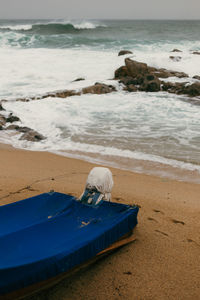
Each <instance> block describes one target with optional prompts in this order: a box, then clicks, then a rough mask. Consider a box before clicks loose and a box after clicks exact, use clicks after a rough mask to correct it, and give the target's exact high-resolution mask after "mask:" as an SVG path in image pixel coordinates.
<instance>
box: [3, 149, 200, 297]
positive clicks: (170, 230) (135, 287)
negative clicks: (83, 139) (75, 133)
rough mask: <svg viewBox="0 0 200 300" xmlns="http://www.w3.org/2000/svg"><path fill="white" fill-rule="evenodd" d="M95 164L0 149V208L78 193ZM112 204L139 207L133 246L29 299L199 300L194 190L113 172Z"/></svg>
mask: <svg viewBox="0 0 200 300" xmlns="http://www.w3.org/2000/svg"><path fill="white" fill-rule="evenodd" d="M93 166H94V165H92V164H90V163H87V162H84V161H80V160H75V159H71V158H70V159H69V158H65V157H61V156H57V155H54V154H50V153H46V152H30V151H22V150H16V149H13V148H12V147H8V146H5V145H1V146H0V168H1V173H0V205H4V204H7V203H10V202H13V201H18V200H22V199H24V198H27V197H30V196H34V195H37V194H40V193H43V192H48V191H50V190H55V191H57V192H61V193H69V194H73V195H75V196H79V195H80V194H81V193H82V191H83V189H84V185H85V182H86V178H87V175H88V173H89V171H90V169H91V168H92V167H93ZM111 171H112V173H113V178H114V188H113V193H112V200H113V201H115V202H121V203H127V204H133V203H135V204H138V205H139V206H140V207H141V208H140V211H139V224H138V226H137V228H136V230H135V235H136V241H135V242H134V243H132V244H130V245H127V246H125V247H123V248H121V249H120V250H118V251H116V252H115V253H113V254H111V255H109V256H107V257H106V258H103V259H102V260H100V261H98V262H97V263H95V264H94V265H93V266H91V267H89V268H88V269H87V270H85V271H84V272H78V273H77V274H75V275H73V276H71V277H70V278H68V279H65V280H63V281H61V282H60V283H59V284H57V285H56V286H54V287H52V288H50V289H48V290H46V291H43V292H41V293H39V294H37V295H36V296H33V297H29V298H28V299H31V300H36V299H37V300H44V299H45V300H46V299H49V300H56V299H58V300H67V299H69V300H74V299H76V300H77V299H87V300H90V299H91V300H95V299H97V300H106V299H130V300H131V299H136V300H146V299H148V300H150V299H152V300H162V299H163V300H164V299H170V300H172V299H177V300H186V299H188V300H198V299H200V185H197V184H193V183H186V182H178V181H174V180H169V179H164V178H159V177H155V176H148V175H143V174H136V173H132V172H128V171H122V170H118V169H112V168H111Z"/></svg>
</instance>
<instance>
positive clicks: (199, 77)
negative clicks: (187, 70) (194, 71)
mask: <svg viewBox="0 0 200 300" xmlns="http://www.w3.org/2000/svg"><path fill="white" fill-rule="evenodd" d="M192 78H194V79H197V80H200V76H199V75H195V76H193V77H192Z"/></svg>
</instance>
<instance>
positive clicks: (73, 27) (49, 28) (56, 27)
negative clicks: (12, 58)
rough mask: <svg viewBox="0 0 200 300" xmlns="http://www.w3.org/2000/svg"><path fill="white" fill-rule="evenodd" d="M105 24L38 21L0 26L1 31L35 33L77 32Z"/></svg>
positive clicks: (101, 26)
mask: <svg viewBox="0 0 200 300" xmlns="http://www.w3.org/2000/svg"><path fill="white" fill-rule="evenodd" d="M103 27H106V26H105V25H103V24H102V25H99V24H95V23H92V22H89V21H82V22H76V23H72V22H67V23H64V22H62V23H61V22H55V23H54V22H49V23H46V24H45V23H43V24H42V23H41V24H40V23H36V24H32V25H31V24H22V25H19V24H18V25H3V26H0V31H3V32H5V31H15V32H20V33H23V32H27V33H33V34H66V33H75V32H79V31H80V30H92V29H96V28H103Z"/></svg>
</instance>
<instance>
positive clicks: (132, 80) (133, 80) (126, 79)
mask: <svg viewBox="0 0 200 300" xmlns="http://www.w3.org/2000/svg"><path fill="white" fill-rule="evenodd" d="M119 83H123V84H124V85H130V84H137V79H136V78H133V77H130V76H127V77H122V78H121V79H120V80H119Z"/></svg>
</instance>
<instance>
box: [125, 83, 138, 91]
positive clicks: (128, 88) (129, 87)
mask: <svg viewBox="0 0 200 300" xmlns="http://www.w3.org/2000/svg"><path fill="white" fill-rule="evenodd" d="M124 90H125V91H128V92H137V91H138V88H137V87H136V86H135V85H134V84H128V85H127V86H126V87H125V88H124Z"/></svg>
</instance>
